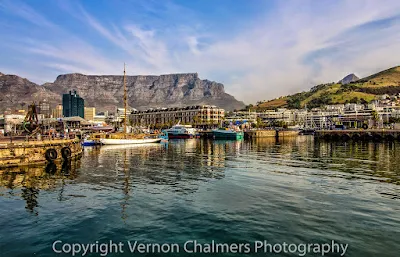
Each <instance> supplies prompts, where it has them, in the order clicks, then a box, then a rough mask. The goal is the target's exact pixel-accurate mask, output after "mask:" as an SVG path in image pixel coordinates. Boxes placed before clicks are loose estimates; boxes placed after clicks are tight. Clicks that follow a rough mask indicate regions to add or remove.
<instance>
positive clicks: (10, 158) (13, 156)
mask: <svg viewBox="0 0 400 257" xmlns="http://www.w3.org/2000/svg"><path fill="white" fill-rule="evenodd" d="M64 147H69V148H70V150H71V157H76V156H79V155H80V154H82V146H81V143H80V140H79V139H56V140H43V141H29V142H28V141H25V142H23V141H16V142H13V143H4V142H3V143H0V168H7V167H17V166H25V165H31V164H41V163H46V157H45V153H46V151H47V150H48V149H54V150H56V152H57V159H56V161H58V160H62V154H61V149H62V148H64Z"/></svg>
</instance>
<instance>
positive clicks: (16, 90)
mask: <svg viewBox="0 0 400 257" xmlns="http://www.w3.org/2000/svg"><path fill="white" fill-rule="evenodd" d="M44 99H47V100H48V101H49V103H50V104H52V105H56V104H57V103H60V102H61V96H60V95H59V94H57V93H53V92H51V91H49V90H46V89H45V88H44V87H42V86H39V85H37V84H35V83H33V82H30V81H29V80H27V79H24V78H21V77H18V76H16V75H4V74H3V73H0V111H1V112H2V111H4V110H5V109H7V108H11V109H15V108H18V109H19V108H21V109H25V108H26V107H27V106H28V105H29V104H31V103H32V102H33V101H35V102H39V101H43V100H44Z"/></svg>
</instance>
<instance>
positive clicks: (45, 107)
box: [37, 100, 50, 118]
mask: <svg viewBox="0 0 400 257" xmlns="http://www.w3.org/2000/svg"><path fill="white" fill-rule="evenodd" d="M37 112H38V114H43V116H44V117H45V118H50V104H49V102H47V100H44V101H41V102H39V104H38V108H37Z"/></svg>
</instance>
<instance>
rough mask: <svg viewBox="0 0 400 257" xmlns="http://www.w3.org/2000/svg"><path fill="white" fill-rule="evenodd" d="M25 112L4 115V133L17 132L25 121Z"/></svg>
mask: <svg viewBox="0 0 400 257" xmlns="http://www.w3.org/2000/svg"><path fill="white" fill-rule="evenodd" d="M24 119H25V115H24V114H6V115H4V133H9V132H13V133H16V132H17V130H18V127H19V126H21V125H22V123H23V122H24Z"/></svg>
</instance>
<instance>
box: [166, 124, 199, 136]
mask: <svg viewBox="0 0 400 257" xmlns="http://www.w3.org/2000/svg"><path fill="white" fill-rule="evenodd" d="M163 132H165V133H166V134H167V135H168V139H185V138H195V137H196V133H197V130H196V129H195V128H192V126H190V125H180V124H179V123H178V124H176V125H174V126H172V128H169V129H166V130H164V131H163Z"/></svg>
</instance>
